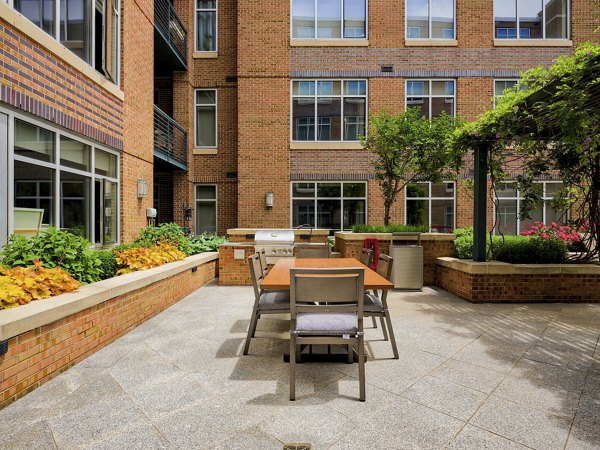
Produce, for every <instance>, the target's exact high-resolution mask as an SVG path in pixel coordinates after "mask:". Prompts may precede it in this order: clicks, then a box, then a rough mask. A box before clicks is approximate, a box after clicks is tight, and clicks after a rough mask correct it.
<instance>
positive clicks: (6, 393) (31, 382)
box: [0, 254, 217, 409]
mask: <svg viewBox="0 0 600 450" xmlns="http://www.w3.org/2000/svg"><path fill="white" fill-rule="evenodd" d="M198 256H200V255H197V256H196V257H190V258H187V259H186V261H181V262H177V263H172V264H167V265H165V266H162V267H158V268H155V269H150V270H147V271H144V272H138V273H135V274H130V275H124V276H122V277H119V278H116V279H112V280H105V281H101V282H99V283H94V284H91V285H88V286H84V287H82V288H80V289H79V290H78V291H77V292H75V293H70V294H63V295H60V296H57V297H54V298H52V299H48V300H41V301H36V302H32V303H30V304H28V305H24V306H21V307H19V308H16V309H14V310H5V311H0V336H1V339H2V340H5V339H7V338H8V352H7V353H6V354H4V355H0V409H1V408H3V407H5V406H6V405H8V404H9V403H11V402H13V401H14V400H16V399H17V398H19V397H21V396H23V395H25V394H26V393H28V392H30V391H32V390H33V389H35V388H36V387H38V386H40V385H41V384H43V383H45V382H46V381H48V380H50V379H51V378H52V377H54V376H56V375H58V374H59V373H61V372H63V371H64V370H66V369H68V368H69V367H71V366H72V365H74V364H76V363H78V362H79V361H82V360H83V359H85V358H86V357H87V356H89V355H91V354H92V353H94V352H96V351H98V350H100V349H101V348H103V347H104V346H106V345H108V344H109V343H111V342H112V341H114V340H115V339H117V338H118V337H120V336H123V335H124V334H127V333H128V332H129V331H130V330H132V329H133V328H135V327H137V326H138V325H140V324H141V323H143V322H145V321H146V320H148V319H149V318H151V317H152V316H154V315H156V314H157V313H159V312H161V311H163V310H165V309H166V308H168V307H169V306H171V305H172V304H174V303H176V302H177V301H179V300H180V299H181V298H183V297H185V296H186V295H188V294H189V293H190V292H192V291H194V290H195V289H198V288H199V287H201V286H203V285H205V284H206V283H207V282H209V281H211V280H213V279H214V278H215V276H216V274H217V272H216V271H217V261H216V255H215V254H212V257H210V258H207V257H203V258H202V257H200V258H198ZM190 260H191V262H190ZM194 261H199V262H198V263H197V264H194ZM168 266H175V267H176V269H177V268H180V269H181V270H173V269H169V268H168ZM194 267H196V271H195V272H192V269H193V268H194ZM161 270H162V271H167V270H168V271H169V272H171V273H169V276H167V277H165V278H162V279H158V280H157V281H154V282H153V280H154V279H156V278H161V276H160V272H161ZM172 272H178V273H172ZM145 273H147V274H148V277H149V278H150V282H148V283H144V278H143V274H145ZM140 274H142V275H140ZM156 274H159V276H158V277H156ZM153 276H154V278H152V277H153ZM128 280H131V282H130V283H129V284H130V285H131V286H130V287H131V288H129V289H128V288H127V283H128ZM113 286H114V287H113ZM103 288H105V291H106V293H105V294H104V296H105V297H108V300H105V301H101V302H99V303H97V302H96V300H95V298H98V296H100V295H102V292H101V291H102V290H103ZM111 291H112V292H117V293H118V292H124V293H121V294H120V295H117V296H115V297H112V298H111V295H110V292H111ZM125 291H127V292H125ZM90 303H92V304H93V303H97V304H94V305H93V306H89V307H87V306H88V304H90ZM82 304H83V305H85V306H84V307H83V308H82V307H80V306H79V305H82ZM65 310H75V311H77V312H74V313H72V314H68V315H64V316H62V317H61V315H62V314H63V312H64V311H65ZM57 316H58V317H61V318H59V319H58V320H56V319H55V318H56V317H57ZM11 318H12V320H11ZM49 318H51V319H49ZM48 320H49V321H48ZM46 321H47V323H44V322H46ZM28 324H30V325H31V326H32V328H31V329H28V328H27V325H28ZM17 329H21V330H27V331H25V332H20V333H19V334H17V335H14V336H10V335H11V334H13V333H14V332H15V330H17Z"/></svg>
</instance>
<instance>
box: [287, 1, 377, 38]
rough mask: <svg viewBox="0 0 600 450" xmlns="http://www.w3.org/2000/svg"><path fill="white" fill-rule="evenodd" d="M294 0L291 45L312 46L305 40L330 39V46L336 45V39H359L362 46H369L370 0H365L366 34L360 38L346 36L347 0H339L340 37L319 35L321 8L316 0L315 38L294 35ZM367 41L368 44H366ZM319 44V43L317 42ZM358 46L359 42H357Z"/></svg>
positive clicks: (291, 9)
mask: <svg viewBox="0 0 600 450" xmlns="http://www.w3.org/2000/svg"><path fill="white" fill-rule="evenodd" d="M294 1H295V0H290V43H291V46H307V47H308V46H312V45H310V44H308V43H306V44H303V41H313V42H314V41H328V42H330V44H329V45H328V46H335V42H336V41H350V42H352V41H359V42H361V44H360V46H368V45H369V0H363V1H364V4H365V36H364V37H359V38H351V37H348V38H347V37H344V34H345V23H344V22H345V18H344V2H345V0H339V2H340V37H339V38H320V37H319V31H318V30H319V26H318V22H319V21H318V17H319V9H318V1H317V0H313V1H314V11H315V15H314V20H313V25H314V27H315V28H314V30H315V37H313V38H297V37H294ZM365 43H366V44H365ZM316 45H318V44H316ZM339 45H340V46H351V45H352V44H345V43H340V44H339ZM356 45H357V46H358V44H356Z"/></svg>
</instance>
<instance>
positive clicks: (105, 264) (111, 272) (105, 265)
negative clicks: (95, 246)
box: [96, 249, 125, 280]
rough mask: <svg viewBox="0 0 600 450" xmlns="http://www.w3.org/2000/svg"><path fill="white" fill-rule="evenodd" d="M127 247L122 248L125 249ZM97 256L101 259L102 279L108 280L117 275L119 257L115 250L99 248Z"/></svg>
mask: <svg viewBox="0 0 600 450" xmlns="http://www.w3.org/2000/svg"><path fill="white" fill-rule="evenodd" d="M123 250H125V249H122V250H121V251H123ZM96 256H97V257H98V259H99V260H100V261H101V265H100V269H101V271H102V275H101V279H102V280H106V279H108V278H112V277H114V276H116V275H117V259H116V255H115V252H114V251H113V250H98V251H97V252H96Z"/></svg>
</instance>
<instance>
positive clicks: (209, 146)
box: [194, 88, 219, 149]
mask: <svg viewBox="0 0 600 450" xmlns="http://www.w3.org/2000/svg"><path fill="white" fill-rule="evenodd" d="M198 91H213V92H214V93H215V103H214V104H212V103H207V104H204V105H199V104H198V103H196V101H197V99H198V96H197V95H196V93H197V92H198ZM218 95H219V93H218V90H217V89H212V88H211V89H203V88H196V89H194V148H195V149H202V148H214V149H217V148H219V106H218V104H219V99H218ZM199 106H214V107H215V145H198V142H196V137H197V136H198V130H197V127H198V107H199Z"/></svg>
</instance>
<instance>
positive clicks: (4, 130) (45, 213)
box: [0, 0, 600, 245]
mask: <svg viewBox="0 0 600 450" xmlns="http://www.w3.org/2000/svg"><path fill="white" fill-rule="evenodd" d="M599 18H600V12H599V11H597V5H596V2H595V1H594V0H570V1H569V0H535V1H534V0H512V1H504V0H502V1H501V0H472V1H462V0H398V1H389V0H385V1H384V0H264V1H235V0H172V1H169V0H135V1H134V0H94V1H92V0H0V171H2V172H3V173H5V174H7V176H6V177H5V178H4V181H3V182H2V183H0V213H1V214H0V245H1V244H2V243H3V242H5V240H6V236H7V235H9V234H11V233H13V232H15V231H18V230H20V229H21V228H25V229H26V228H28V227H29V226H30V225H29V222H28V221H30V220H31V216H32V215H35V214H34V213H32V210H38V211H39V210H41V213H39V214H41V223H42V226H46V225H54V226H58V227H61V228H69V229H79V230H80V232H81V233H82V234H84V235H86V236H87V237H88V238H89V239H90V240H91V241H92V242H94V243H95V244H97V245H110V244H112V243H114V242H117V241H119V240H124V241H127V240H130V239H131V238H132V237H133V236H135V234H136V233H137V231H138V230H139V229H140V228H141V227H142V226H144V225H146V223H148V218H147V214H148V213H147V210H148V209H149V208H154V209H156V210H157V217H156V219H155V221H156V222H158V223H161V222H169V221H176V222H178V223H180V224H181V225H184V226H189V227H190V228H191V229H192V230H193V231H195V232H197V233H199V232H203V231H209V232H215V231H216V232H218V233H224V232H225V231H226V229H228V228H234V227H248V228H257V227H281V228H289V227H291V226H298V225H302V224H310V225H312V226H316V227H320V228H331V229H334V230H336V229H346V228H349V227H351V226H352V225H353V224H355V223H372V224H380V223H382V221H383V201H382V198H381V194H380V191H379V188H378V186H377V183H376V181H375V179H374V174H373V170H372V168H371V164H370V159H371V155H370V154H369V153H368V152H366V151H364V150H363V149H362V148H361V146H360V144H359V142H358V136H359V135H360V134H362V133H364V131H365V130H366V129H367V127H368V120H369V116H370V115H371V114H376V113H378V112H380V111H383V110H386V111H389V112H391V113H397V112H400V111H403V110H404V109H405V108H407V107H417V108H420V110H421V111H422V113H423V114H424V115H426V116H429V117H433V116H435V115H436V114H439V113H440V111H446V112H447V113H450V114H458V115H460V116H462V117H465V118H467V119H474V118H476V117H477V116H478V115H479V114H481V113H482V112H484V111H485V110H487V109H489V108H492V107H493V105H494V98H495V95H499V94H501V92H502V91H503V89H505V88H507V87H510V86H511V85H512V84H513V83H514V81H515V80H516V78H518V76H519V73H520V72H521V71H522V70H526V69H528V68H530V67H533V66H537V65H539V64H544V65H546V64H551V62H552V61H553V60H554V59H555V58H557V57H558V56H560V55H563V54H570V53H571V52H572V51H573V48H574V47H575V46H576V45H578V44H579V43H581V42H583V41H587V40H592V41H596V42H599V41H600V35H599V34H598V33H596V32H595V30H596V29H597V28H598V26H600V22H599ZM469 177H470V167H468V166H467V168H466V169H465V171H464V173H463V174H461V179H459V180H457V181H453V180H448V181H447V182H445V183H440V184H434V185H430V184H421V185H416V186H410V187H409V188H407V190H406V192H405V193H403V195H401V197H400V198H399V200H398V202H397V204H396V205H395V207H394V209H393V211H392V220H393V221H395V222H401V223H404V222H405V223H424V224H426V225H428V226H430V227H431V229H432V230H436V231H451V230H452V229H454V228H455V227H461V226H466V225H469V224H471V222H472V194H471V190H470V189H469V188H468V183H467V182H466V181H467V180H468V179H469ZM542 181H543V182H542V183H541V184H540V186H541V189H543V193H544V196H545V197H546V198H551V197H552V195H553V193H554V192H556V189H557V183H558V182H559V180H542ZM499 188H500V189H499V193H500V196H501V199H500V202H499V203H498V207H495V206H493V205H492V204H491V203H490V207H489V208H490V209H489V214H488V215H489V222H490V225H491V223H492V222H493V217H494V215H497V216H498V219H499V226H501V227H504V228H502V229H503V231H508V232H513V233H516V232H518V231H519V227H520V226H522V225H521V224H519V221H518V220H517V211H518V206H519V201H520V200H519V193H518V192H517V191H516V190H515V189H514V186H512V185H510V184H507V185H503V186H499ZM559 214H560V212H556V211H552V210H551V209H550V208H549V206H544V205H540V208H539V210H538V211H536V212H535V218H536V219H543V220H551V219H552V218H553V217H557V216H558V215H559Z"/></svg>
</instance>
